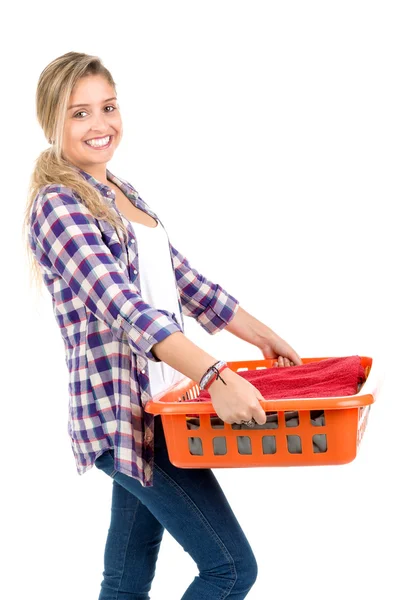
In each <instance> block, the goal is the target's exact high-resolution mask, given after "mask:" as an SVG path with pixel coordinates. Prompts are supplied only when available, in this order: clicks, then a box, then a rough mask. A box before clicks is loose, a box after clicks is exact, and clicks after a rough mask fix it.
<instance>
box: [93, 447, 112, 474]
mask: <svg viewBox="0 0 400 600" xmlns="http://www.w3.org/2000/svg"><path fill="white" fill-rule="evenodd" d="M94 464H95V466H96V467H97V468H98V469H100V470H101V471H104V473H106V474H107V475H109V477H112V479H114V477H115V476H116V474H117V473H118V471H117V470H116V469H115V468H114V451H113V450H110V449H109V450H106V451H105V452H103V454H100V456H98V457H97V458H96V460H95V462H94Z"/></svg>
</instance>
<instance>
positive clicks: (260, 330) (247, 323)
mask: <svg viewBox="0 0 400 600" xmlns="http://www.w3.org/2000/svg"><path fill="white" fill-rule="evenodd" d="M225 330H226V331H229V332H230V333H233V335H236V336H237V337H239V338H240V339H242V340H244V341H245V342H249V344H253V345H254V346H258V347H259V346H260V344H262V342H263V340H264V339H265V338H266V337H268V333H269V332H270V331H271V330H270V329H269V327H267V326H266V325H264V323H261V321H259V320H258V319H256V318H255V317H253V316H252V315H251V314H250V313H248V312H246V311H245V310H244V309H243V308H242V307H241V306H239V308H238V310H237V312H236V314H235V316H234V317H233V318H232V320H231V321H229V323H228V324H227V325H226V327H225Z"/></svg>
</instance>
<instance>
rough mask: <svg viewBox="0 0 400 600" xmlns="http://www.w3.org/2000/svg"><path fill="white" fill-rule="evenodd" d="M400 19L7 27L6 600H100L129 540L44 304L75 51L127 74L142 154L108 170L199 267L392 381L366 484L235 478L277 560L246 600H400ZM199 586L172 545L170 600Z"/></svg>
mask: <svg viewBox="0 0 400 600" xmlns="http://www.w3.org/2000/svg"><path fill="white" fill-rule="evenodd" d="M60 6H61V5H60ZM397 8H398V3H396V2H385V1H382V0H380V1H379V2H378V1H376V2H371V1H367V0H363V1H352V0H346V1H341V0H337V1H335V2H328V1H322V2H321V1H320V0H319V1H314V2H312V1H302V2H298V1H291V2H290V1H284V0H280V1H279V2H278V1H276V2H268V1H264V2H262V1H260V2H256V1H249V0H247V1H246V2H244V1H242V2H235V1H230V2H227V1H218V0H214V1H209V0H203V1H202V2H201V3H200V2H190V1H186V2H184V1H179V2H178V1H174V0H169V1H168V2H138V1H131V2H111V3H110V2H99V1H96V2H94V1H91V2H86V3H81V2H75V1H70V2H68V3H65V4H62V12H59V11H60V8H59V5H58V4H57V3H54V2H51V3H50V2H48V3H47V2H40V1H39V2H35V3H33V4H30V5H27V6H24V7H23V9H22V5H19V4H14V5H12V7H11V8H10V7H8V8H7V11H8V13H5V14H3V17H4V16H5V17H6V19H5V21H3V23H4V22H5V23H6V26H5V28H4V35H5V36H7V34H8V37H3V38H2V41H1V45H2V48H1V57H2V58H1V61H2V64H1V67H2V75H3V77H2V83H3V85H2V88H3V91H2V94H1V96H2V100H1V103H2V116H3V118H2V131H1V133H2V141H3V145H2V146H3V149H2V152H3V158H2V164H3V168H4V172H3V178H2V188H3V195H2V202H3V207H4V210H3V212H2V218H3V224H2V236H1V244H2V258H3V260H2V269H3V272H2V274H3V277H2V294H1V296H2V299H1V302H2V307H3V310H2V316H3V320H2V321H3V323H2V324H3V351H4V352H3V353H2V354H3V359H2V366H3V375H2V383H3V403H2V405H3V419H2V425H3V427H2V432H3V443H2V456H3V478H2V494H1V503H2V511H1V516H2V521H3V522H2V525H1V529H2V535H1V538H2V545H4V549H5V551H6V552H5V555H4V554H3V561H2V571H3V577H2V589H3V591H4V590H5V592H6V593H5V594H4V597H7V598H13V599H14V598H28V597H29V598H31V597H38V598H40V599H41V600H54V599H55V598H56V599H57V600H67V599H68V600H70V599H71V598H74V600H97V598H98V594H99V591H100V582H101V578H102V569H103V562H102V561H103V553H104V544H105V540H106V535H107V530H108V526H109V520H110V500H111V480H110V479H109V478H107V477H106V476H105V475H104V474H102V473H101V472H100V471H98V470H97V469H95V468H94V469H92V470H91V471H89V472H88V473H86V474H85V475H84V476H83V477H79V476H78V474H77V472H76V468H75V462H74V458H73V454H72V451H71V448H70V443H69V438H68V435H67V407H68V390H67V371H66V365H65V362H64V346H63V342H62V338H61V336H60V333H59V330H58V327H57V324H56V322H55V320H54V316H53V313H52V307H51V297H50V295H49V294H48V292H47V291H46V290H44V292H43V294H42V296H41V297H39V298H36V296H35V293H34V290H32V289H31V288H30V287H29V281H28V271H27V263H26V255H25V250H24V247H23V244H22V237H21V227H22V216H23V211H24V209H25V205H26V193H27V187H28V180H29V177H30V174H31V171H32V168H33V163H34V160H35V158H36V157H37V155H38V154H39V153H40V151H42V150H43V149H44V148H45V147H47V142H46V140H45V138H44V135H43V133H42V130H41V129H40V127H39V125H38V123H37V122H36V117H35V92H36V84H37V80H38V77H39V75H40V73H41V71H42V70H43V69H44V68H45V66H46V65H47V64H48V63H49V62H51V61H52V60H53V59H54V58H56V57H57V56H60V55H61V54H64V53H65V52H68V51H71V50H74V51H79V52H86V53H89V54H95V55H98V56H100V58H101V59H102V60H103V62H104V64H105V66H106V67H107V68H109V69H110V71H111V73H112V74H113V77H114V79H115V80H116V83H117V94H118V98H119V102H120V107H121V112H122V118H123V123H124V138H123V140H122V142H121V145H120V146H119V148H118V150H117V153H116V154H115V156H114V158H113V160H112V162H111V163H109V165H108V166H109V168H110V169H111V171H112V172H114V173H115V174H116V175H120V176H121V177H123V178H124V179H127V180H128V181H130V182H131V183H132V185H134V187H135V188H136V189H137V190H138V191H139V193H140V195H141V196H142V198H143V199H144V200H145V201H146V202H147V203H148V204H149V206H150V207H151V208H152V209H153V210H154V211H155V212H156V213H157V214H158V216H159V217H160V219H161V220H162V222H163V224H164V226H165V227H166V229H167V231H168V234H169V237H170V240H171V242H172V243H173V244H174V245H175V246H176V247H177V248H178V249H179V250H180V251H181V252H182V253H183V254H184V255H185V256H187V257H188V259H189V261H190V262H191V264H192V266H194V267H195V268H196V269H197V270H199V271H200V272H201V273H203V274H204V275H206V276H207V277H208V278H209V279H211V280H212V281H214V282H217V283H220V285H222V286H223V287H224V288H225V289H226V290H227V291H229V292H230V293H231V294H233V295H234V296H235V297H236V298H237V299H238V300H239V301H240V303H241V305H242V306H243V308H245V309H246V310H247V311H248V312H250V313H251V314H253V315H254V316H256V317H257V318H258V319H259V320H261V321H263V322H264V323H266V324H267V325H269V326H270V327H272V328H273V329H274V330H275V331H276V332H277V333H278V334H279V335H281V336H282V337H284V338H285V339H286V340H287V341H288V342H289V343H290V344H291V345H292V346H293V347H294V348H295V349H296V350H297V351H298V352H299V353H300V354H301V356H303V357H306V356H345V355H349V354H360V355H365V356H371V357H373V358H374V359H375V360H376V364H377V365H378V363H379V365H380V370H381V374H382V377H383V383H382V386H381V389H380V393H379V395H378V397H377V402H376V404H375V405H374V407H373V409H372V411H371V415H370V421H369V425H368V427H367V431H366V434H365V437H364V440H363V442H362V445H361V448H360V453H359V455H358V457H357V458H356V460H355V461H354V462H352V463H351V464H349V465H345V466H341V467H325V468H324V467H322V468H321V467H320V468H288V469H283V468H275V469H268V468H252V469H218V470H217V469H215V470H214V473H215V474H216V476H217V477H218V479H219V481H220V483H221V485H222V487H223V489H224V491H225V493H226V495H227V497H228V499H229V501H230V503H231V505H232V507H233V509H234V510H235V512H236V515H237V517H238V519H239V521H240V523H241V525H242V527H243V529H244V531H245V532H246V535H247V537H248V539H249V541H250V543H251V545H252V547H253V550H254V552H255V554H256V557H257V560H258V565H259V576H258V579H257V582H256V584H255V586H254V587H253V589H252V590H251V592H250V593H249V594H248V596H247V597H248V598H249V599H251V600H264V599H269V598H271V599H272V598H273V599H274V600H286V599H289V598H299V599H302V598H307V599H308V600H319V599H320V598H324V599H325V600H333V599H337V598H341V599H342V600H350V599H354V598H361V597H368V598H371V597H377V596H378V595H379V597H385V598H395V597H398V594H399V586H398V575H397V571H398V539H399V534H400V525H399V516H398V510H399V508H398V507H399V500H400V496H399V492H398V491H397V490H398V483H397V474H398V458H399V457H400V445H399V443H398V440H397V438H398V431H399V414H400V413H399V410H398V408H397V404H398V396H399V391H398V352H397V348H398V341H397V340H398V334H399V329H400V328H399V319H398V306H399V294H398V291H397V289H398V261H399V243H398V233H397V232H398V209H397V203H398V199H399V183H398V164H399V133H400V127H399V105H400V104H399V101H400V97H399V50H400V43H399V36H398V31H399V26H400V23H399V18H398V14H397ZM20 240H21V241H20ZM185 325H186V335H187V336H188V337H189V338H190V339H192V341H194V342H195V343H197V344H198V345H199V346H201V347H202V348H203V349H204V350H207V351H208V352H210V353H212V354H213V355H214V356H217V357H220V358H224V359H226V360H242V359H243V360H244V359H257V358H262V356H261V353H260V351H259V350H258V349H257V348H255V347H253V346H251V345H249V344H247V343H246V342H244V341H242V340H240V339H238V338H235V337H234V336H232V335H231V334H229V333H228V332H226V331H222V332H221V333H218V334H217V335H216V336H209V335H208V334H207V333H206V332H205V331H204V330H202V329H201V328H200V326H199V325H198V324H197V323H196V322H195V321H193V320H191V319H187V318H186V322H185ZM196 574H197V568H196V565H195V563H194V562H193V560H192V559H191V557H190V556H189V555H188V554H187V553H185V552H184V550H183V549H182V548H181V546H180V545H179V544H178V543H177V542H176V541H175V540H174V538H172V537H171V536H170V535H169V534H168V532H166V533H165V535H164V540H163V542H162V547H161V550H160V555H159V560H158V563H157V571H156V576H155V579H154V582H153V587H152V592H151V598H152V600H169V599H171V600H177V599H178V598H180V597H181V596H182V595H183V593H184V591H185V589H186V588H187V586H188V585H189V584H190V582H191V581H192V579H193V577H194V576H195V575H196ZM5 588H6V589H5ZM7 588H8V589H7Z"/></svg>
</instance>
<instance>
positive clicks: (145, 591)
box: [95, 415, 257, 600]
mask: <svg viewBox="0 0 400 600" xmlns="http://www.w3.org/2000/svg"><path fill="white" fill-rule="evenodd" d="M154 451H155V454H154V484H153V486H152V487H146V488H145V487H143V486H142V485H141V484H140V482H139V481H138V480H137V479H133V478H132V477H129V476H128V475H125V474H123V473H120V472H119V471H115V469H114V462H113V450H107V451H106V452H104V453H103V454H102V455H101V456H99V458H98V459H97V460H96V462H95V466H96V467H98V468H99V469H101V470H102V471H104V472H105V473H106V474H107V475H108V476H109V477H111V478H112V480H113V484H112V485H113V490H112V506H111V523H110V528H109V530H108V537H107V541H106V546H105V551H104V571H103V581H102V582H101V592H100V596H99V600H149V599H150V596H149V592H150V588H151V583H152V580H153V579H154V575H155V569H156V562H157V557H158V552H159V549H160V544H161V540H162V536H163V533H164V529H167V531H168V532H169V533H170V534H171V535H172V536H173V537H174V538H175V539H176V540H177V542H179V544H180V545H181V546H182V548H183V549H184V550H185V551H186V552H188V553H189V554H190V556H191V557H192V558H193V560H194V561H195V562H196V564H197V567H198V569H199V574H198V575H196V577H195V578H194V579H193V581H192V583H191V584H190V585H189V587H188V588H187V590H186V592H185V593H184V595H183V596H182V599H181V600H225V598H229V599H231V600H242V598H245V597H246V596H247V594H248V592H249V590H250V589H251V587H252V586H253V584H254V582H255V580H256V577H257V563H256V559H255V556H254V554H253V551H252V549H251V547H250V545H249V542H248V540H247V538H246V536H245V534H244V533H243V531H242V529H241V527H240V525H239V523H238V521H237V519H236V517H235V515H234V513H233V511H232V509H231V507H230V505H229V503H228V501H227V499H226V498H225V495H224V493H223V491H222V489H221V487H220V485H219V483H218V481H217V479H216V477H215V475H214V473H213V472H212V470H211V469H181V468H177V467H175V466H174V465H172V464H171V462H170V460H169V458H168V452H167V449H166V445H165V436H164V430H163V427H162V421H161V416H160V415H157V416H156V417H155V424H154ZM249 508H250V510H251V507H249ZM165 583H166V585H170V586H172V585H173V583H169V582H165ZM168 597H172V598H174V595H173V589H172V590H168Z"/></svg>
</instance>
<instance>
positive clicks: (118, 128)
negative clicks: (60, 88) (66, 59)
mask: <svg viewBox="0 0 400 600" xmlns="http://www.w3.org/2000/svg"><path fill="white" fill-rule="evenodd" d="M115 96H116V93H115V90H114V88H113V87H112V86H111V85H110V84H109V83H108V81H107V80H106V79H105V78H104V77H103V76H102V75H89V76H87V77H82V78H81V79H80V80H79V81H78V82H77V83H76V85H75V87H74V89H73V91H72V94H71V97H70V99H69V102H68V110H67V116H66V121H65V127H64V142H63V149H62V154H63V157H64V158H65V159H66V160H68V161H69V162H71V163H72V164H74V165H76V166H78V167H80V168H81V169H83V170H84V171H87V172H88V173H90V174H91V175H93V176H94V177H96V176H97V175H96V174H98V176H99V178H102V177H104V173H105V168H106V164H107V162H108V161H109V160H111V158H112V156H113V154H114V152H115V150H116V148H117V147H118V145H119V143H120V141H121V138H122V131H123V129H122V120H121V115H120V112H119V105H118V103H117V99H116V97H115ZM71 105H73V106H71ZM84 105H86V106H84ZM107 136H110V140H109V141H108V143H107V144H106V145H105V146H104V147H103V146H98V145H97V146H96V147H91V146H89V144H88V143H87V140H93V139H94V140H96V138H97V139H98V143H99V142H102V141H104V140H103V139H102V138H105V137H107Z"/></svg>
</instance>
